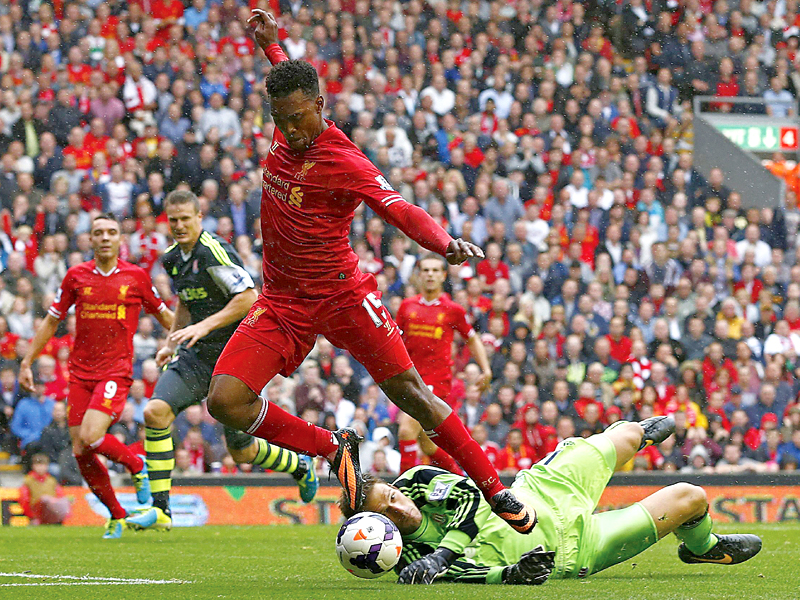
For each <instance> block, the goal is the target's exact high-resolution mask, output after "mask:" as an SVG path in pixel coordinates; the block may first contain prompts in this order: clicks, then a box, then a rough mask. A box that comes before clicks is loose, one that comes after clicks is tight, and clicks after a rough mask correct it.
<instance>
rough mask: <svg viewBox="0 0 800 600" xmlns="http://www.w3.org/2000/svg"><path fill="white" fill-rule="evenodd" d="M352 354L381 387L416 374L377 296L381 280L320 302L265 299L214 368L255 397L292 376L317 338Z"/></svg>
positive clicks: (371, 280) (367, 280) (367, 281)
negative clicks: (279, 377) (398, 377)
mask: <svg viewBox="0 0 800 600" xmlns="http://www.w3.org/2000/svg"><path fill="white" fill-rule="evenodd" d="M318 334H319V335H324V336H325V337H326V338H327V339H328V340H329V341H330V342H331V344H333V345H334V346H336V347H338V348H342V349H343V350H347V351H348V352H349V353H350V354H351V355H352V356H353V358H355V359H356V360H357V361H358V362H360V363H361V364H362V365H364V368H366V369H367V371H369V374H370V375H371V376H372V378H373V379H374V380H375V382H376V383H381V382H383V381H386V380H387V379H390V378H392V377H394V376H395V375H399V374H400V373H402V372H404V371H407V370H408V369H410V368H411V367H412V366H413V364H412V362H411V359H410V358H409V357H408V351H407V350H406V347H405V345H404V344H403V340H402V339H401V337H400V331H399V329H398V327H397V324H396V323H395V322H394V320H393V319H392V316H391V315H390V314H389V311H388V310H386V308H385V307H384V306H383V304H382V303H381V301H380V300H379V299H378V297H377V295H376V293H375V279H374V278H373V277H368V278H365V280H364V281H363V282H362V284H361V285H360V286H359V287H358V288H356V289H355V290H347V291H346V292H344V293H339V294H335V295H333V296H331V297H328V298H324V299H320V300H309V299H299V298H286V297H270V298H267V297H266V296H264V295H263V294H259V296H258V300H256V302H255V303H254V304H253V306H252V308H251V309H250V313H249V314H248V315H247V317H245V318H244V320H243V321H242V322H241V323H240V324H239V327H238V328H237V329H236V332H235V333H234V334H233V336H232V337H231V339H230V340H228V344H227V345H226V346H225V349H224V350H223V351H222V354H221V355H220V357H219V360H217V364H216V366H215V367H214V375H232V376H233V377H236V378H237V379H239V380H241V381H243V382H244V383H245V384H247V386H248V387H249V388H250V389H251V390H253V391H254V392H255V393H257V394H258V393H260V392H261V390H262V389H263V388H264V386H265V385H266V384H267V383H269V381H270V380H271V379H272V378H273V377H274V376H275V375H276V374H277V373H280V374H281V375H284V376H286V377H288V376H289V375H291V374H292V373H293V372H294V371H295V369H297V367H298V366H299V365H300V363H302V362H303V360H304V359H305V357H306V356H307V355H308V353H309V352H310V351H311V349H312V348H313V347H314V343H315V342H316V339H317V335H318Z"/></svg>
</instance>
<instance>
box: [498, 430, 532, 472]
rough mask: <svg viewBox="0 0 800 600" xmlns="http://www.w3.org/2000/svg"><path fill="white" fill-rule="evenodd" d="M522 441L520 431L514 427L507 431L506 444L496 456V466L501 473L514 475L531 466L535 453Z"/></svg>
mask: <svg viewBox="0 0 800 600" xmlns="http://www.w3.org/2000/svg"><path fill="white" fill-rule="evenodd" d="M523 442H524V439H523V437H522V431H520V430H519V429H517V428H516V427H515V428H513V429H511V430H510V431H509V432H508V437H507V438H506V446H505V448H503V450H502V451H501V452H500V456H498V458H497V462H498V465H497V468H498V470H499V471H500V474H501V475H516V474H517V473H519V472H520V471H522V470H523V469H530V468H531V466H533V463H534V461H535V457H536V453H535V452H534V451H533V449H532V448H529V447H528V446H526V445H525V444H524V443H523Z"/></svg>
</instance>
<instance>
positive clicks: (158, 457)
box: [144, 427, 175, 514]
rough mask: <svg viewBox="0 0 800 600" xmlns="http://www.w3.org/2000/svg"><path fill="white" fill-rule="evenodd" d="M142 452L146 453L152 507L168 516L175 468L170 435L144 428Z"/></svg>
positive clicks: (167, 429)
mask: <svg viewBox="0 0 800 600" xmlns="http://www.w3.org/2000/svg"><path fill="white" fill-rule="evenodd" d="M144 431H145V438H144V451H145V452H146V453H147V473H148V475H149V477H150V492H151V493H152V495H153V506H155V507H158V508H160V509H161V510H163V511H164V512H165V513H167V514H169V490H170V488H171V487H172V469H174V468H175V449H174V447H173V443H172V433H171V432H170V429H169V427H167V428H166V429H152V428H150V427H146V428H145V430H144Z"/></svg>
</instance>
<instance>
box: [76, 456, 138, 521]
mask: <svg viewBox="0 0 800 600" xmlns="http://www.w3.org/2000/svg"><path fill="white" fill-rule="evenodd" d="M75 460H77V461H78V468H79V469H80V471H81V475H83V478H84V479H85V480H86V483H87V484H88V486H89V489H90V490H92V492H93V493H94V495H95V496H97V498H98V499H99V500H100V502H102V503H103V504H105V505H106V508H108V511H109V512H110V513H111V518H112V519H122V518H124V517H125V515H126V514H127V513H126V512H125V509H124V508H122V505H121V504H120V503H119V500H117V495H116V494H115V493H114V488H112V487H111V479H109V477H108V471H107V470H106V468H105V466H103V463H101V462H100V459H99V458H97V454H95V453H94V452H91V451H90V452H87V453H85V454H81V455H80V456H75Z"/></svg>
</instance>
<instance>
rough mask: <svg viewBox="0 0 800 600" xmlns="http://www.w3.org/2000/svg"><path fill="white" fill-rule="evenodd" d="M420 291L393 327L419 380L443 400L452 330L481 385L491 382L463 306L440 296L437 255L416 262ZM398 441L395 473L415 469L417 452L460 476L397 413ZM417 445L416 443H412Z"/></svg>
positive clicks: (441, 272) (449, 377)
mask: <svg viewBox="0 0 800 600" xmlns="http://www.w3.org/2000/svg"><path fill="white" fill-rule="evenodd" d="M417 270H418V279H419V285H420V288H421V290H422V293H421V294H419V295H417V296H414V297H413V298H406V299H405V300H403V303H402V304H401V305H400V309H399V310H398V311H397V326H398V327H400V329H401V330H402V332H403V342H404V343H405V345H406V349H407V350H408V355H409V356H410V357H411V360H412V361H413V362H414V366H415V367H416V368H417V371H418V372H419V374H420V377H422V381H424V382H425V384H426V385H427V386H428V387H429V388H430V389H431V391H432V392H433V394H434V395H435V396H437V397H438V398H447V397H448V396H449V395H450V389H451V388H452V383H453V369H452V368H453V358H452V356H453V335H454V333H455V332H456V331H457V332H458V333H459V334H461V337H462V338H464V339H465V340H467V344H468V345H469V349H470V352H471V353H472V356H473V358H474V359H475V362H476V363H478V366H479V367H480V368H481V371H482V372H483V377H482V381H481V384H482V385H483V386H484V387H485V386H488V385H489V383H490V382H491V380H492V370H491V366H490V365H489V358H488V357H487V356H486V350H485V349H484V347H483V344H482V343H481V338H480V336H479V335H477V334H476V333H475V330H474V329H473V328H472V325H470V323H469V321H467V312H466V311H465V310H464V308H463V307H462V306H461V305H459V304H456V303H455V302H453V301H452V300H451V299H450V296H448V295H447V294H445V292H444V287H443V286H444V282H445V280H446V279H447V270H446V266H445V263H444V261H443V260H442V259H441V257H440V256H437V255H436V254H431V255H428V256H426V257H424V258H423V259H422V260H420V261H419V263H417ZM397 421H398V424H399V426H400V428H399V431H398V438H399V439H400V472H401V473H405V472H406V471H408V470H409V469H411V468H413V467H415V466H416V465H417V450H418V449H421V450H422V451H423V452H424V453H425V454H427V455H428V456H429V457H430V459H431V464H433V465H435V466H437V467H441V468H442V469H447V470H448V471H452V472H453V473H456V474H459V475H460V474H461V469H459V468H458V465H457V464H456V463H455V462H454V461H453V459H452V458H451V457H450V455H449V454H447V452H445V451H444V450H442V449H441V448H439V447H437V446H436V444H434V443H433V442H431V441H430V439H429V438H428V436H427V435H425V432H423V431H422V426H421V425H420V424H419V423H418V422H417V421H415V420H414V419H412V418H411V417H409V416H408V415H407V414H405V413H403V412H401V413H400V414H399V415H398V420H397ZM417 441H419V444H418V443H417Z"/></svg>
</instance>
